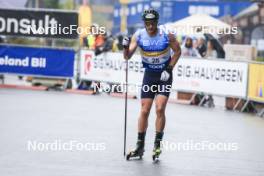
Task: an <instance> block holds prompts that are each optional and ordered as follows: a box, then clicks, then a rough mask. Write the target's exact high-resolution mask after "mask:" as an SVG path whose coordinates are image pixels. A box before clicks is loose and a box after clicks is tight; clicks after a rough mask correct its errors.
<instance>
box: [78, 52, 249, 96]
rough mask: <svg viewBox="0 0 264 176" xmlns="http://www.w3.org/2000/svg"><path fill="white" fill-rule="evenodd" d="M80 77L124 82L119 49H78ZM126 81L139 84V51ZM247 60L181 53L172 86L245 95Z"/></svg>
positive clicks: (123, 62)
mask: <svg viewBox="0 0 264 176" xmlns="http://www.w3.org/2000/svg"><path fill="white" fill-rule="evenodd" d="M80 56H81V58H80V59H81V65H80V77H81V79H83V80H97V81H103V82H112V83H119V84H122V83H124V82H125V60H124V59H123V54H122V53H111V52H107V53H104V54H101V55H98V56H95V55H94V53H93V51H88V50H81V54H80ZM128 70H129V73H128V83H129V84H130V85H138V86H140V85H141V84H142V78H143V73H144V69H143V68H142V63H141V58H140V55H138V54H135V55H134V56H133V57H132V58H131V59H130V60H129V69H128ZM247 77H248V64H247V63H243V62H231V61H223V60H209V59H197V58H184V57H181V58H180V60H179V62H178V63H177V65H176V66H175V68H174V72H173V80H174V81H173V85H172V88H173V89H174V90H176V91H186V92H204V93H208V94H214V95H220V96H231V97H233V96H235V97H241V98H242V97H243V98H246V97H247V82H248V80H247Z"/></svg>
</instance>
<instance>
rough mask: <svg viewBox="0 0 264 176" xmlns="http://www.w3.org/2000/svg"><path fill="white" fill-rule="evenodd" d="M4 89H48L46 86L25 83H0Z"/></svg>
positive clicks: (0, 86)
mask: <svg viewBox="0 0 264 176" xmlns="http://www.w3.org/2000/svg"><path fill="white" fill-rule="evenodd" d="M0 88H2V89H20V90H48V87H45V86H23V85H13V84H0Z"/></svg>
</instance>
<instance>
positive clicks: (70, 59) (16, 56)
mask: <svg viewBox="0 0 264 176" xmlns="http://www.w3.org/2000/svg"><path fill="white" fill-rule="evenodd" d="M73 67H74V50H69V49H67V50H66V49H50V48H33V47H18V46H3V45H0V73H14V74H21V75H36V76H47V77H73Z"/></svg>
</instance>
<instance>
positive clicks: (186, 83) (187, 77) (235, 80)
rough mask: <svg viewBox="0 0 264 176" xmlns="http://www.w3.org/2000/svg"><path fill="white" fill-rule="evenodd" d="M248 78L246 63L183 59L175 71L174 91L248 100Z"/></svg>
mask: <svg viewBox="0 0 264 176" xmlns="http://www.w3.org/2000/svg"><path fill="white" fill-rule="evenodd" d="M247 77H248V64H247V63H244V62H232V61H223V60H209V59H191V58H188V59H187V58H181V59H180V60H179V62H178V63H177V65H176V67H175V69H174V81H173V89H176V90H181V91H187V92H204V93H208V94H214V95H220V96H232V97H233V96H235V97H241V98H246V97H247V82H248V80H247Z"/></svg>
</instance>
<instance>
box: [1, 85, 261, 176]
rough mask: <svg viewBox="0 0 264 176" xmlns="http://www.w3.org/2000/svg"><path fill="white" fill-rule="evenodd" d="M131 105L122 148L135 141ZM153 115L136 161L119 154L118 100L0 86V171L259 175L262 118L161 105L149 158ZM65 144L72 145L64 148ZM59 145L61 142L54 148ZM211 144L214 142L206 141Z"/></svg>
mask: <svg viewBox="0 0 264 176" xmlns="http://www.w3.org/2000/svg"><path fill="white" fill-rule="evenodd" d="M139 108H140V102H139V100H129V105H128V131H127V142H128V144H127V146H128V147H127V148H128V149H129V148H130V149H131V148H133V147H134V145H135V142H136V126H137V117H138V113H139ZM152 110H154V109H152ZM154 120H155V114H154V111H152V113H151V115H150V119H149V128H148V133H147V136H146V152H145V155H144V158H143V160H139V161H138V160H133V161H126V160H125V159H124V157H123V123H124V100H123V99H120V98H113V97H108V96H106V95H101V96H91V95H76V94H67V93H64V92H45V91H22V90H7V89H0V175H1V176H36V175H37V176H89V175H96V176H119V175H120V176H124V175H131V176H148V175H149V176H166V175H167V176H171V175H177V176H178V175H183V176H189V175H194V176H207V175H208V176H263V175H264V140H263V139H264V119H263V118H260V117H255V116H253V115H250V114H242V113H236V112H229V111H224V110H222V109H208V108H201V107H194V106H186V105H179V104H169V105H168V107H167V125H166V130H165V135H164V141H166V142H167V143H166V144H167V147H166V148H165V149H163V153H162V155H161V157H160V162H158V163H153V162H152V158H151V154H152V152H151V150H152V147H153V140H154V135H155V134H154V132H155V130H154ZM70 143H71V144H74V145H73V146H72V148H71V150H70V149H69V144H70ZM64 144H65V145H64ZM77 144H78V146H79V148H78V147H76V146H77ZM180 144H182V145H180ZM191 144H193V145H192V146H194V144H197V145H195V146H196V147H197V146H201V144H210V145H209V146H211V148H210V147H208V145H207V148H206V147H205V148H203V150H202V149H201V148H198V147H197V148H195V149H193V148H192V149H190V146H191ZM56 145H57V146H56ZM62 145H64V147H65V146H66V145H67V146H68V148H66V147H65V148H63V149H64V150H63V149H59V147H58V146H62ZM218 145H219V146H220V148H217V149H216V148H214V147H212V146H218ZM230 145H231V146H232V147H231V149H230ZM34 146H35V148H34ZM36 146H37V147H36ZM43 146H44V147H43ZM51 146H53V147H51ZM83 146H86V148H85V149H84V148H82V147H83ZM168 146H169V147H168ZM175 146H178V147H175ZM183 146H185V148H184V147H183ZM186 146H187V147H186ZM221 146H229V148H228V149H226V148H225V150H223V148H221ZM45 147H46V148H45ZM34 149H35V150H34ZM188 149H189V150H188Z"/></svg>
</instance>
